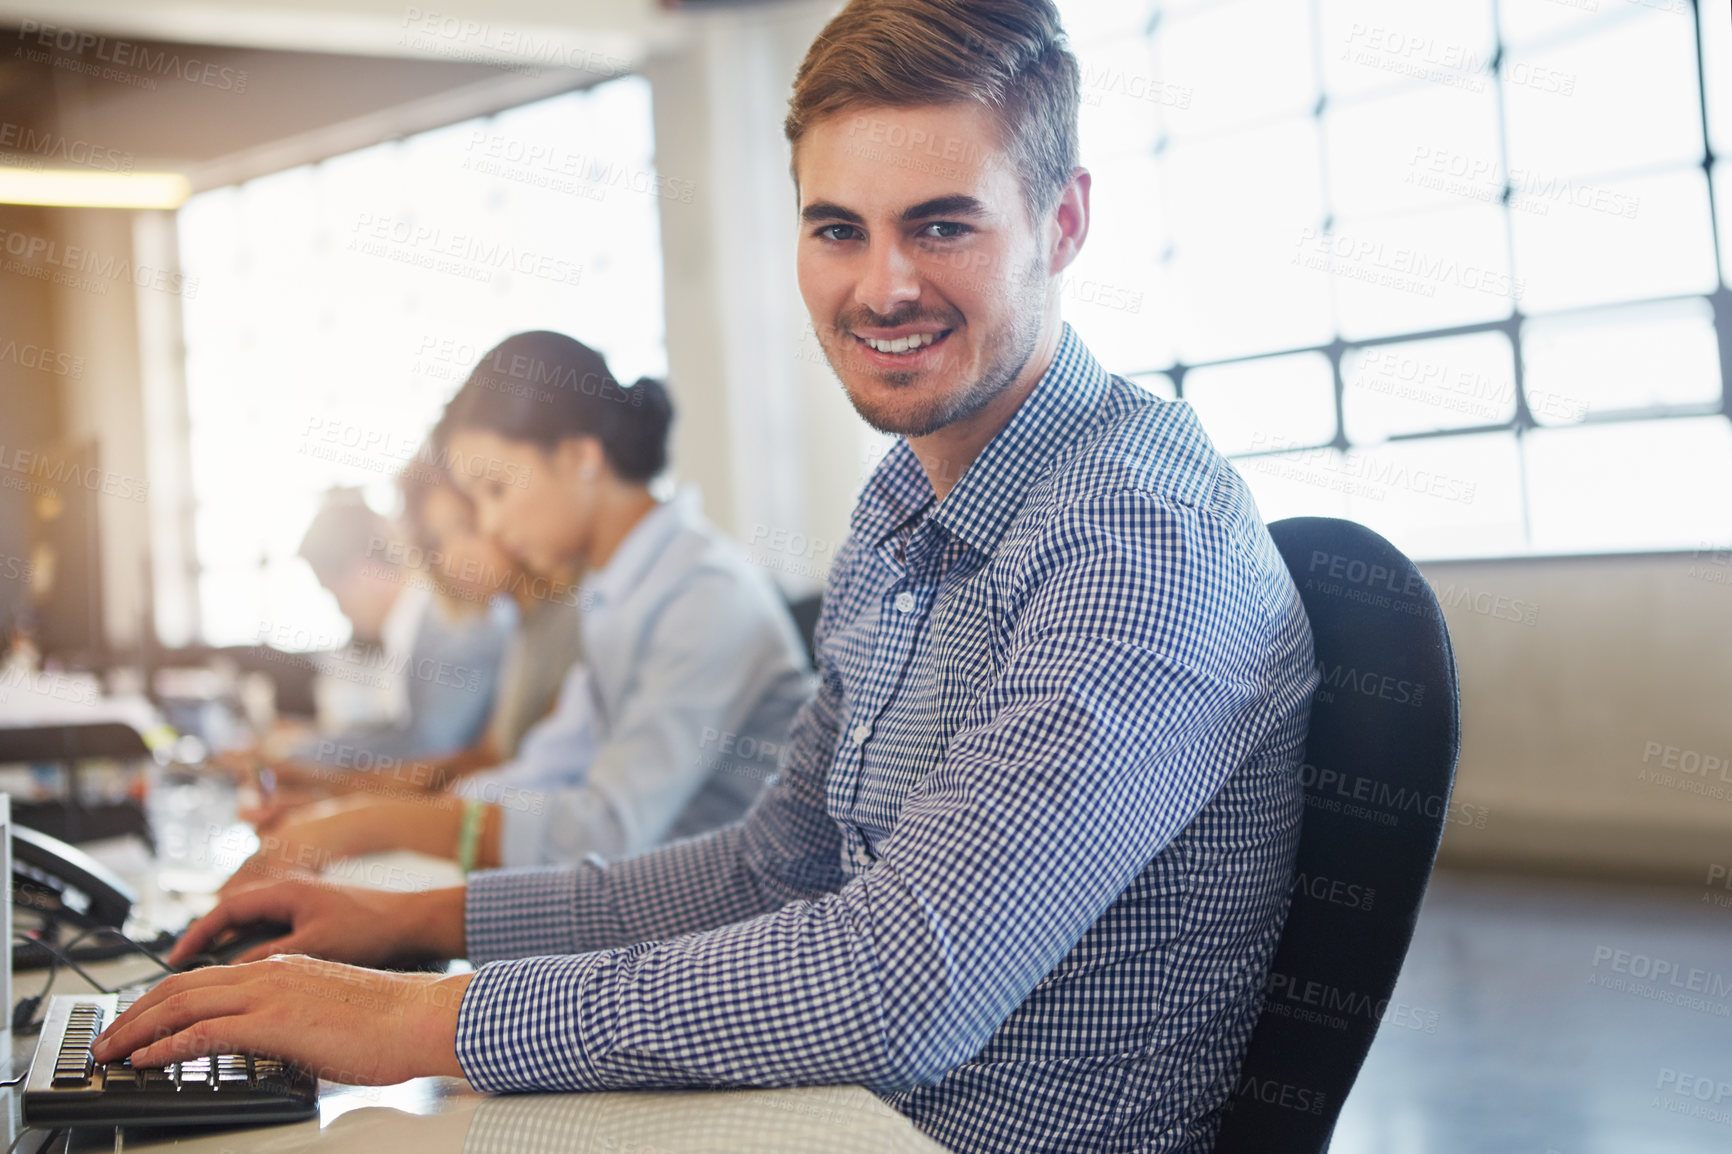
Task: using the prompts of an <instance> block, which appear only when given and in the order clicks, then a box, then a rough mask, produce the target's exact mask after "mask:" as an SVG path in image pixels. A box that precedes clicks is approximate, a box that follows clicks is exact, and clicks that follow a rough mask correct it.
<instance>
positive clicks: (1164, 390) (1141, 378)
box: [1127, 373, 1179, 401]
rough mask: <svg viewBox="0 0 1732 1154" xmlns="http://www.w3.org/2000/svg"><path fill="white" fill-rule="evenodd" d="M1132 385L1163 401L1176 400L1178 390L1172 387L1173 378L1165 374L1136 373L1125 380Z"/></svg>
mask: <svg viewBox="0 0 1732 1154" xmlns="http://www.w3.org/2000/svg"><path fill="white" fill-rule="evenodd" d="M1127 379H1128V380H1129V381H1130V382H1131V384H1133V385H1141V386H1142V387H1143V388H1145V389H1147V390H1149V392H1151V393H1153V394H1155V396H1157V397H1159V398H1161V400H1163V401H1171V400H1176V399H1178V396H1179V390H1178V389H1176V388H1174V387H1173V378H1172V377H1169V376H1168V375H1167V374H1166V373H1137V374H1136V375H1135V376H1132V377H1129V378H1127Z"/></svg>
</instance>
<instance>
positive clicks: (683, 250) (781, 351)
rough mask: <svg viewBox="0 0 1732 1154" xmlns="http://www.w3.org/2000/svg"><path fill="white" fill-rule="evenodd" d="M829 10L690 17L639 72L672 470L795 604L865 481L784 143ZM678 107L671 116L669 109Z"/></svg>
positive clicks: (816, 578) (856, 423)
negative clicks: (812, 312)
mask: <svg viewBox="0 0 1732 1154" xmlns="http://www.w3.org/2000/svg"><path fill="white" fill-rule="evenodd" d="M836 7H837V5H836V4H834V3H827V2H826V3H815V4H814V3H800V4H785V5H778V6H774V7H768V8H765V9H760V10H751V11H742V12H720V13H715V14H711V15H706V16H697V17H693V18H692V20H691V21H690V24H689V27H688V29H687V31H688V33H689V34H688V35H687V37H686V38H685V39H684V41H683V43H682V44H681V46H680V47H679V48H678V49H677V50H674V51H671V52H669V53H667V54H666V55H664V56H661V57H659V58H658V59H655V60H653V61H651V62H650V64H649V65H648V66H647V67H646V68H645V74H646V75H647V76H648V77H649V80H650V84H651V86H652V90H653V94H654V101H655V107H656V109H657V115H656V167H657V169H658V170H659V171H660V173H661V174H662V175H663V176H664V177H669V178H677V179H681V180H690V181H692V182H693V184H694V185H695V186H696V189H695V195H694V196H693V197H692V201H691V203H690V204H684V203H680V202H679V201H672V200H663V201H662V202H661V226H662V260H663V283H664V284H665V286H666V290H665V291H666V294H667V304H666V307H667V342H668V366H669V373H668V376H669V381H670V385H671V387H672V389H673V392H674V397H675V400H676V402H677V404H678V405H679V419H678V421H677V422H676V424H675V427H674V445H673V471H674V473H675V474H676V476H677V477H678V479H680V480H681V481H687V482H691V483H693V484H696V485H698V486H700V487H701V488H702V489H703V492H704V503H705V508H706V511H707V512H708V514H709V516H710V518H711V519H712V520H714V521H715V522H716V524H718V525H720V526H721V527H722V528H723V529H726V530H727V531H729V532H730V533H732V534H734V535H735V536H736V537H737V538H738V539H739V540H740V541H741V543H742V544H744V545H746V547H747V550H748V555H749V556H750V557H751V558H752V559H753V560H754V561H755V562H757V563H758V564H760V565H761V566H763V567H764V568H765V570H766V571H767V572H769V573H771V575H772V576H774V577H775V578H776V579H777V580H778V581H779V582H781V584H782V585H783V587H784V588H785V589H787V590H788V591H789V592H790V593H792V594H796V595H798V594H802V593H805V592H809V591H813V590H816V589H817V588H819V587H821V585H822V582H823V578H824V574H825V572H826V571H827V570H828V566H829V561H830V559H831V557H832V556H833V555H834V546H835V544H836V543H838V542H840V541H841V539H842V537H843V535H844V534H845V533H846V531H847V525H848V520H847V519H848V511H849V509H851V508H852V506H853V502H854V496H855V494H856V492H857V490H858V487H859V484H860V482H861V480H862V479H863V471H862V467H861V465H862V450H861V446H862V428H863V426H862V424H861V422H860V419H859V417H858V416H856V415H855V413H854V411H853V409H852V408H851V407H850V406H849V404H848V401H847V398H846V396H845V395H844V394H843V392H842V387H841V385H840V383H839V382H837V380H836V379H835V376H834V375H833V374H832V373H831V372H830V369H829V366H828V364H827V363H826V362H825V361H824V358H823V356H822V355H821V353H819V351H818V347H817V344H816V342H815V340H814V339H813V338H812V337H811V335H810V321H809V319H808V317H807V314H806V309H805V305H804V304H803V303H802V301H801V299H800V295H799V290H798V286H797V284H796V282H795V277H794V241H795V237H796V233H797V220H796V208H797V205H796V202H795V198H794V190H793V184H792V181H791V180H790V179H789V176H788V158H789V154H788V146H787V142H786V141H785V140H784V139H783V136H782V118H783V117H784V116H785V115H786V114H787V101H788V93H789V83H790V81H791V79H792V77H793V75H794V71H795V69H796V68H797V67H798V65H799V62H800V59H801V57H802V56H803V55H804V54H805V51H806V48H807V46H808V45H809V44H810V43H811V42H812V38H813V36H814V35H816V33H817V32H818V30H819V29H820V28H822V26H823V24H824V22H825V21H826V20H827V19H828V18H829V16H830V15H831V14H832V13H833V12H834V10H835V8H836ZM668 110H674V111H671V112H670V111H668Z"/></svg>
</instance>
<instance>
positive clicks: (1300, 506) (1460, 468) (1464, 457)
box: [1234, 433, 1523, 558]
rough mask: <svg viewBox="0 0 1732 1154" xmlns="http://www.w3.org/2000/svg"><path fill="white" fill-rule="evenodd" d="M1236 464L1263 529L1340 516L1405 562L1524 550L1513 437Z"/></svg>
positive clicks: (1312, 452) (1319, 452)
mask: <svg viewBox="0 0 1732 1154" xmlns="http://www.w3.org/2000/svg"><path fill="white" fill-rule="evenodd" d="M1234 466H1235V467H1236V468H1237V469H1238V470H1239V472H1240V473H1241V474H1242V475H1243V476H1244V477H1245V480H1246V482H1247V483H1248V484H1249V485H1250V487H1251V491H1252V493H1253V494H1254V495H1255V496H1256V498H1257V507H1258V509H1259V510H1261V511H1262V514H1263V519H1264V520H1265V521H1276V520H1280V519H1281V518H1282V517H1297V516H1321V517H1347V518H1350V519H1352V520H1355V521H1358V522H1360V523H1361V524H1364V525H1368V526H1370V527H1371V528H1373V529H1375V530H1377V531H1378V532H1379V533H1382V534H1383V535H1384V536H1385V537H1388V538H1389V539H1390V540H1391V541H1392V542H1394V543H1395V545H1396V546H1397V547H1399V548H1400V549H1401V550H1402V551H1403V552H1405V553H1407V554H1409V555H1410V556H1414V557H1420V558H1427V557H1464V556H1465V557H1473V556H1488V555H1497V554H1500V553H1502V554H1507V553H1513V552H1521V551H1522V548H1523V542H1522V509H1521V475H1520V469H1519V467H1518V456H1517V451H1516V445H1515V435H1514V434H1513V433H1486V434H1481V435H1477V436H1467V437H1448V438H1439V439H1437V440H1426V441H1406V442H1399V443H1396V444H1391V445H1384V446H1382V447H1380V448H1378V449H1376V450H1375V451H1365V450H1352V451H1349V452H1347V453H1341V452H1339V451H1337V450H1335V449H1305V450H1300V451H1296V452H1291V453H1282V454H1278V455H1272V456H1260V457H1242V458H1240V459H1239V460H1237V461H1235V462H1234Z"/></svg>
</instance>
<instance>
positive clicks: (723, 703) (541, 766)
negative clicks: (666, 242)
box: [237, 332, 811, 880]
mask: <svg viewBox="0 0 1732 1154" xmlns="http://www.w3.org/2000/svg"><path fill="white" fill-rule="evenodd" d="M672 416H673V411H672V404H671V402H670V401H669V399H668V396H667V393H666V392H665V391H664V390H663V388H662V386H661V385H660V384H659V383H657V382H655V381H653V380H648V379H644V380H640V381H638V382H637V383H636V384H635V385H632V386H629V387H627V386H622V385H620V384H619V383H618V382H617V381H615V380H614V379H613V377H612V375H611V374H610V373H609V372H608V369H607V365H606V363H605V362H604V361H603V359H602V358H601V356H600V354H598V353H596V352H595V351H594V350H592V349H590V348H588V347H587V346H585V345H583V344H581V343H579V342H577V341H575V340H572V339H571V338H570V337H567V336H562V335H560V334H557V333H550V332H531V333H520V334H517V335H516V336H513V337H509V338H507V339H506V340H505V341H504V342H502V343H501V344H500V345H499V346H498V347H496V348H495V349H493V350H492V351H491V352H489V353H488V354H487V356H486V357H485V358H484V359H483V360H482V362H481V363H480V364H479V365H478V366H477V367H476V368H475V370H474V371H473V372H472V373H471V374H470V376H469V379H468V380H467V381H466V382H465V383H464V385H463V388H462V389H461V390H460V391H459V392H458V394H457V396H456V397H455V398H453V400H452V401H451V404H450V406H449V407H448V408H447V410H446V413H445V416H444V417H443V418H442V420H441V426H442V428H443V430H444V436H445V438H446V449H447V452H446V465H447V467H448V469H449V471H450V473H451V475H452V477H453V478H454V479H455V480H456V482H457V484H458V486H459V487H460V488H461V489H462V490H463V491H464V492H465V493H466V494H467V495H468V496H469V497H470V498H471V500H473V502H474V504H475V509H476V517H477V523H478V525H479V527H480V529H481V531H482V532H483V533H485V534H486V535H487V536H488V537H489V538H491V539H492V540H493V541H494V542H496V543H497V544H498V545H499V546H500V547H501V548H502V549H503V550H504V551H505V553H506V554H507V555H509V556H510V557H511V558H513V559H514V560H516V561H517V562H519V563H520V564H521V565H522V566H523V568H524V569H525V570H527V571H528V572H529V573H531V574H533V575H534V576H535V577H536V579H537V580H538V581H540V582H543V584H542V585H541V586H539V587H538V588H539V589H540V590H541V593H542V595H553V596H556V597H557V596H562V595H560V594H558V592H557V591H558V590H559V589H560V588H561V587H560V583H559V581H558V578H559V575H561V574H567V573H576V574H581V581H580V585H579V586H578V587H577V588H576V589H575V590H574V593H575V600H576V601H577V603H578V606H579V609H580V612H581V615H582V618H583V635H584V648H585V658H584V661H583V663H582V664H581V665H578V666H576V667H574V668H573V669H572V670H571V671H570V673H569V674H567V676H566V678H565V680H564V683H563V685H562V687H561V690H560V694H559V700H558V703H557V705H556V706H555V708H554V711H553V714H552V715H551V716H550V717H548V718H546V719H545V720H544V721H542V722H541V723H539V724H538V725H536V726H534V727H533V728H532V729H531V730H530V732H529V733H528V734H527V735H526V736H525V738H524V741H523V743H522V747H521V748H520V749H519V751H518V755H517V756H516V757H515V758H513V759H512V760H511V761H509V762H507V763H506V764H504V765H503V766H500V767H499V768H497V769H495V770H492V771H490V772H487V773H483V774H476V775H473V776H472V777H471V778H470V779H469V780H468V781H466V782H464V783H462V784H461V785H460V786H459V788H460V789H462V790H463V792H464V794H465V797H464V798H458V797H455V796H452V795H449V794H446V795H441V796H440V797H438V798H427V799H418V798H388V799H378V798H345V799H340V800H334V801H330V802H325V803H320V804H318V805H314V806H308V807H306V808H304V809H301V810H297V811H295V812H294V813H292V814H291V815H289V816H288V817H287V818H285V819H284V820H282V821H280V822H278V823H276V824H275V825H274V826H272V827H271V828H270V829H269V831H268V836H267V837H266V839H265V844H266V848H265V849H263V850H261V851H260V854H259V855H258V856H257V857H255V859H254V860H253V861H252V862H250V863H249V868H248V869H247V870H243V874H242V875H237V880H242V878H244V877H245V876H247V875H249V874H252V875H256V874H257V873H258V872H260V871H263V872H272V871H274V870H276V869H279V868H282V867H283V866H284V865H289V866H291V867H292V865H293V863H296V862H323V861H329V860H331V859H333V858H336V857H347V856H354V855H356V854H361V853H368V852H373V851H378V850H385V849H410V850H417V851H420V852H423V853H429V854H435V855H439V856H444V857H448V858H454V859H456V860H457V862H458V864H459V865H460V866H462V867H464V868H465V869H467V868H471V867H491V866H497V865H506V866H517V865H532V864H541V863H549V862H568V861H578V860H581V859H582V858H583V857H585V856H587V855H588V854H591V853H595V854H600V855H601V856H603V857H608V858H614V857H621V856H625V855H629V854H632V853H636V852H638V851H640V850H643V849H647V848H649V847H651V846H653V845H655V844H657V843H659V842H661V841H663V840H666V839H668V838H672V837H683V836H687V835H689V834H694V833H698V832H701V831H703V830H707V829H711V828H714V827H716V826H720V825H723V824H726V823H727V822H730V821H732V820H734V819H735V818H737V817H739V816H740V815H741V814H742V813H743V812H744V811H745V809H746V808H747V806H749V805H750V803H751V802H752V800H753V799H754V798H755V797H756V795H757V794H758V792H759V791H760V789H761V787H762V786H763V784H764V782H765V781H766V780H767V779H768V777H769V776H770V775H771V774H773V772H774V769H775V760H776V751H777V750H778V749H779V748H780V747H781V745H782V743H783V741H784V739H785V736H786V732H787V727H788V724H789V722H790V721H791V720H792V718H793V716H794V713H795V712H796V710H797V709H798V708H799V707H800V705H801V704H803V703H804V701H805V700H806V698H807V697H808V696H809V694H810V690H811V683H810V675H809V673H808V671H807V667H806V660H805V654H804V650H803V649H802V647H801V643H800V640H799V636H798V634H797V633H796V631H795V629H794V625H793V622H792V621H791V619H790V618H789V616H788V613H787V610H786V607H785V606H784V605H783V603H782V600H781V597H780V595H779V594H778V593H777V592H776V590H775V589H774V587H773V586H772V585H771V584H770V583H769V581H768V580H767V579H766V578H765V577H764V576H763V575H762V574H761V573H759V572H758V571H757V570H755V569H753V568H752V567H751V566H750V565H749V564H748V563H747V562H746V561H745V559H744V558H743V557H742V556H741V555H740V553H739V551H738V550H737V549H736V548H735V547H734V546H733V545H732V544H731V543H730V542H728V541H727V539H726V538H724V537H723V536H722V535H721V534H720V533H719V532H718V531H717V530H715V529H714V528H713V527H712V526H710V525H709V524H708V523H707V522H706V521H705V520H704V519H703V517H702V515H701V514H700V513H699V512H698V510H697V509H696V508H695V507H694V503H693V501H692V500H691V499H690V498H689V497H684V496H682V497H679V498H676V499H674V500H671V501H667V502H663V501H659V500H657V498H656V497H655V496H654V495H653V494H652V493H651V492H650V488H649V485H650V482H651V481H652V480H653V479H654V478H655V477H656V476H657V475H658V474H660V473H661V471H662V470H663V468H664V467H665V465H666V462H667V436H668V428H669V425H670V423H671V421H672Z"/></svg>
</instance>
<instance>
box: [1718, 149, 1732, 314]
mask: <svg viewBox="0 0 1732 1154" xmlns="http://www.w3.org/2000/svg"><path fill="white" fill-rule="evenodd" d="M1714 204H1715V206H1716V209H1717V211H1716V212H1715V215H1716V216H1717V217H1718V218H1719V221H1720V275H1721V277H1722V278H1724V280H1725V282H1726V285H1727V287H1729V288H1732V163H1728V162H1727V161H1724V160H1718V161H1715V162H1714Z"/></svg>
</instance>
